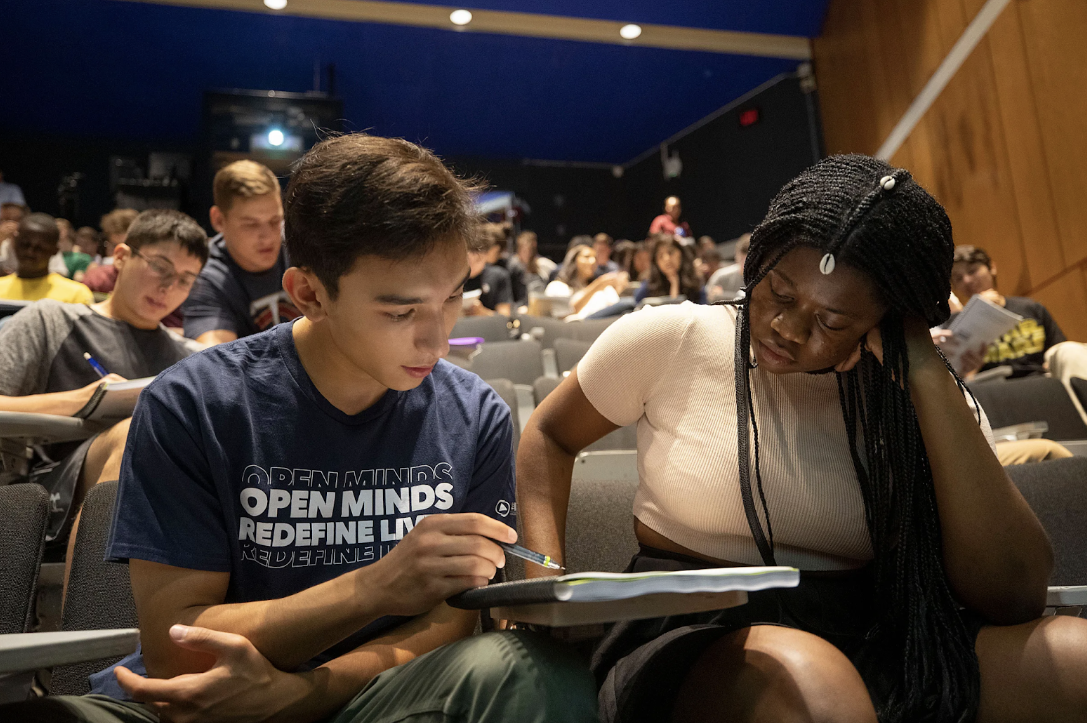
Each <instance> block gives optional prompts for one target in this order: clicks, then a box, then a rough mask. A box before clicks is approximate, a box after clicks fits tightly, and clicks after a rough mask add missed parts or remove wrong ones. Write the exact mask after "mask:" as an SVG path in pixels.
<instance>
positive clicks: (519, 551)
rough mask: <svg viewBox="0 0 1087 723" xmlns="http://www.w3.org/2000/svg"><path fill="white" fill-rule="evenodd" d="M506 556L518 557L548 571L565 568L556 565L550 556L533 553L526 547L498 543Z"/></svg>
mask: <svg viewBox="0 0 1087 723" xmlns="http://www.w3.org/2000/svg"><path fill="white" fill-rule="evenodd" d="M498 544H499V545H500V546H501V547H502V549H503V550H505V551H506V553H507V554H510V555H513V556H514V557H519V558H521V559H522V560H528V561H529V562H534V563H536V564H537V565H539V566H541V567H546V568H547V569H549V570H565V569H566V568H565V567H563V566H562V565H560V564H558V563H557V562H555V561H554V560H552V559H551V556H550V555H544V554H541V553H539V552H533V551H532V550H530V549H528V548H527V547H521V546H520V545H511V544H509V543H507V542H499V543H498Z"/></svg>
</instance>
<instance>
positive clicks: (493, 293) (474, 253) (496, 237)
mask: <svg viewBox="0 0 1087 723" xmlns="http://www.w3.org/2000/svg"><path fill="white" fill-rule="evenodd" d="M479 237H480V245H481V247H482V248H480V249H478V250H475V249H473V250H470V251H469V252H468V263H469V264H470V266H471V269H470V273H471V275H470V276H469V277H468V281H466V282H465V283H464V290H465V291H479V292H480V296H479V298H478V299H476V300H475V301H473V302H472V305H471V306H469V307H468V308H467V309H465V312H464V313H465V314H466V315H467V316H492V315H494V314H499V315H500V316H509V315H510V312H511V310H512V306H513V282H512V279H511V277H510V272H509V271H507V270H506V269H504V268H503V267H501V266H499V265H498V263H497V261H498V260H499V259H500V257H501V253H502V249H503V248H504V247H505V243H506V232H505V229H504V228H503V227H502V225H501V224H497V223H488V224H484V225H483V227H482V228H480V230H479Z"/></svg>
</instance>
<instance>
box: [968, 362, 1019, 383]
mask: <svg viewBox="0 0 1087 723" xmlns="http://www.w3.org/2000/svg"><path fill="white" fill-rule="evenodd" d="M1011 375H1012V368H1011V367H1010V366H1006V365H1005V366H999V367H993V368H992V369H986V370H985V371H983V372H978V373H977V374H975V375H974V376H973V377H971V378H970V380H969V382H970V383H971V384H976V383H978V382H989V381H993V380H995V379H1007V378H1008V377H1010V376H1011Z"/></svg>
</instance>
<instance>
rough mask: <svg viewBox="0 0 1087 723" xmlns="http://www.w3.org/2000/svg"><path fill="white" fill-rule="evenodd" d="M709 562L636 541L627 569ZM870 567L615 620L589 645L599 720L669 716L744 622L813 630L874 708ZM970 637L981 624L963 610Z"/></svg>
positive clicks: (880, 679) (885, 686)
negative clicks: (733, 603)
mask: <svg viewBox="0 0 1087 723" xmlns="http://www.w3.org/2000/svg"><path fill="white" fill-rule="evenodd" d="M707 567H712V565H711V564H710V563H707V562H705V561H704V560H699V559H697V558H693V557H688V556H686V555H679V554H676V553H673V552H667V551H664V550H658V549H655V548H651V547H646V546H645V545H642V547H641V551H640V552H639V553H638V554H637V555H635V556H634V557H633V559H631V561H630V565H628V566H627V570H626V571H627V572H647V571H672V570H695V569H700V568H707ZM877 612H878V609H877V605H876V601H875V584H874V575H873V571H872V569H871V566H869V567H866V568H863V569H861V570H857V571H854V572H846V573H842V574H840V575H838V574H835V575H811V574H804V573H801V576H800V585H799V586H798V587H795V588H780V589H772V590H760V591H757V592H751V593H748V602H747V604H745V605H740V606H738V607H734V608H728V609H726V610H713V611H709V612H704V613H692V614H688V615H675V616H671V617H663V618H651V619H648V620H630V621H625V622H620V623H616V624H615V625H614V626H612V627H611V629H610V630H609V631H608V633H607V634H606V635H605V636H604V638H603V639H602V640H601V641H600V643H599V644H598V645H597V646H596V649H595V650H594V652H593V657H592V669H593V673H594V674H595V675H596V677H597V682H598V684H599V685H600V719H601V721H602V723H642V722H643V721H645V722H646V723H649V722H650V721H652V722H653V723H660V721H667V720H669V719H670V718H671V715H672V708H673V706H674V704H675V699H676V695H677V694H678V693H679V689H680V686H681V685H682V684H683V681H684V679H685V678H686V677H687V674H688V672H689V671H690V669H691V667H692V666H693V665H694V663H695V662H696V661H697V660H698V658H699V657H700V656H701V655H702V653H703V652H705V651H706V649H707V648H709V647H710V646H711V645H712V644H713V643H715V642H717V641H718V640H720V639H721V638H722V637H724V636H725V635H728V634H730V633H733V632H735V631H737V630H741V629H743V628H746V627H750V626H752V625H780V626H783V627H788V628H795V629H797V630H803V631H805V632H808V633H812V634H814V635H818V636H819V637H821V638H823V639H824V640H826V641H827V642H829V643H831V644H832V645H834V646H835V647H837V648H838V649H839V650H841V651H842V653H844V654H845V655H846V657H848V658H849V659H850V661H851V662H852V663H853V664H854V665H855V666H856V667H857V670H858V671H859V672H860V674H861V677H862V678H863V679H864V681H865V684H866V685H867V686H868V692H869V694H870V695H871V696H872V699H873V703H874V704H875V705H876V707H877V709H878V708H879V707H880V705H879V704H880V702H881V701H882V700H884V699H885V698H886V696H887V695H888V693H889V692H890V689H891V685H892V682H891V681H890V680H889V679H888V678H887V677H886V676H885V675H884V674H883V671H881V670H880V669H879V668H880V667H881V666H879V665H878V664H877V663H876V662H875V660H876V658H878V657H879V656H878V655H876V654H875V651H873V650H872V648H873V647H874V646H873V645H871V644H870V643H869V633H871V632H872V631H873V629H874V628H875V626H876V623H877V617H876V616H877ZM964 620H965V622H966V624H967V628H968V630H969V631H970V633H971V635H973V636H974V637H975V639H976V637H977V633H978V631H979V630H980V629H981V625H982V624H981V621H980V619H977V618H976V617H975V616H972V615H970V614H968V613H967V614H964Z"/></svg>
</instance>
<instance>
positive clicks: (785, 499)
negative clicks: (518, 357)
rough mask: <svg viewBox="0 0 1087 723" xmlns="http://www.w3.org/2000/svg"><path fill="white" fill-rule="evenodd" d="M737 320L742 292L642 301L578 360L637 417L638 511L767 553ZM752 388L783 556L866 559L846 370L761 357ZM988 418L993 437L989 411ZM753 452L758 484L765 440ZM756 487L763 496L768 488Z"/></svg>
mask: <svg viewBox="0 0 1087 723" xmlns="http://www.w3.org/2000/svg"><path fill="white" fill-rule="evenodd" d="M735 329H736V310H735V308H734V307H730V306H700V305H696V304H692V303H689V302H687V303H684V304H680V305H673V306H665V307H658V308H649V309H644V310H642V311H639V312H636V313H634V314H630V315H629V316H627V317H624V318H622V319H620V320H619V321H617V322H616V323H614V324H612V325H611V326H610V327H609V328H608V329H607V331H605V332H604V334H603V335H602V336H601V337H600V338H599V339H598V340H597V341H596V343H595V344H593V346H592V348H591V349H590V350H589V352H588V353H587V354H586V355H585V357H584V358H583V359H582V360H581V362H580V363H579V364H578V366H577V374H578V379H579V381H580V383H581V387H582V389H583V390H584V392H585V396H586V397H587V398H588V399H589V402H590V403H591V404H592V405H593V407H595V408H596V410H597V411H599V412H600V413H601V414H602V415H603V416H604V417H606V418H607V419H609V420H610V421H611V422H613V423H614V424H617V425H619V426H626V425H628V424H633V423H634V422H637V423H638V474H639V477H640V484H639V486H638V491H637V494H636V495H635V498H634V516H635V517H637V518H638V519H639V520H641V521H642V523H644V524H645V525H647V526H648V527H650V528H652V529H653V530H656V531H657V532H659V533H661V534H662V535H664V536H665V537H667V538H669V539H670V540H672V541H674V542H676V543H678V544H680V545H683V546H684V547H686V548H688V549H691V550H694V551H696V552H699V553H701V554H703V555H707V556H709V557H714V558H718V559H722V560H731V561H733V562H739V563H748V564H752V565H761V564H763V563H762V558H761V557H760V556H759V551H758V548H756V546H755V543H754V540H753V539H752V537H751V532H750V530H749V528H748V526H747V519H746V517H745V516H744V510H743V502H742V500H741V497H740V485H739V472H738V468H737V448H736V392H735V381H734V376H733V368H734V364H733V354H734V346H733V345H734V338H735ZM751 390H752V396H753V398H754V400H755V404H754V406H755V418H756V420H757V422H758V427H759V450H760V470H761V472H762V481H763V489H764V491H765V493H766V502H767V506H768V507H769V510H770V520H771V522H772V524H773V528H774V543H775V545H774V549H775V556H776V558H777V562H778V564H780V565H792V566H795V567H798V568H800V569H803V570H845V569H852V568H857V567H861V566H863V565H864V564H865V563H866V562H867V561H868V560H871V559H872V546H871V542H870V540H869V536H868V528H867V526H866V524H865V520H864V500H863V499H862V497H861V492H860V486H859V484H858V482H857V473H856V471H855V470H854V468H853V462H852V460H851V459H850V455H849V443H848V441H847V438H846V431H845V422H844V421H843V419H842V411H841V405H840V403H839V401H838V384H837V380H836V375H835V374H821V375H813V374H783V375H775V374H770V373H767V372H764V371H762V370H761V369H755V370H753V371H752V373H751ZM982 428H983V430H984V431H985V435H986V437H988V438H989V443H990V445H992V432H991V430H990V429H989V423H988V420H987V419H985V417H984V415H983V416H982ZM860 451H861V454H862V456H863V445H862V449H861V450H860ZM751 454H752V457H751V465H752V468H751V469H752V473H751V483H752V487H754V486H755V473H754V448H753V447H752V453H751ZM755 498H756V508H759V503H758V492H757V490H756V491H755Z"/></svg>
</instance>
